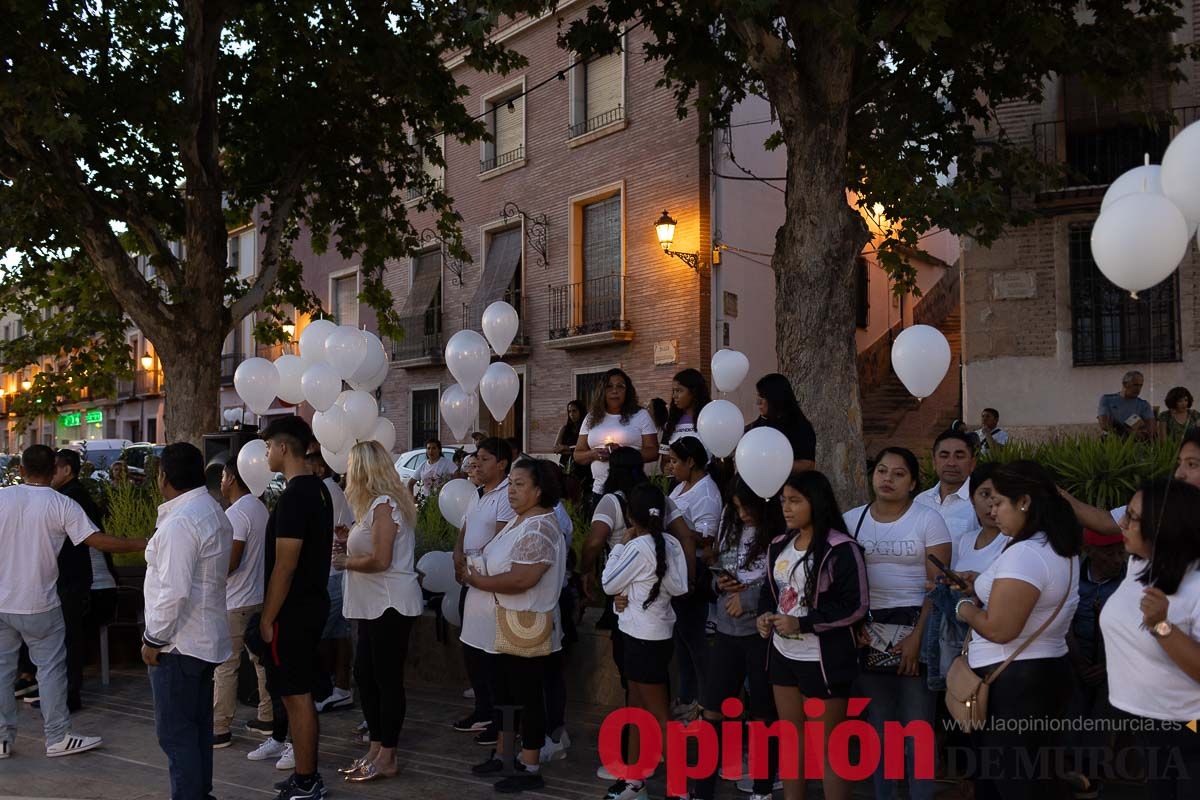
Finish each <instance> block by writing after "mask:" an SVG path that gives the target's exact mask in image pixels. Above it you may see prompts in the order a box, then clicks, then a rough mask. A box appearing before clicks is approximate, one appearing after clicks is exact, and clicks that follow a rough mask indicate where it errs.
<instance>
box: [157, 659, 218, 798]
mask: <svg viewBox="0 0 1200 800" xmlns="http://www.w3.org/2000/svg"><path fill="white" fill-rule="evenodd" d="M216 666H217V665H216V664H210V663H209V662H207V661H202V660H200V659H198V658H193V657H192V656H185V655H182V654H180V653H164V654H163V655H160V656H159V657H158V666H157V667H150V688H151V689H152V690H153V692H154V731H155V733H157V734H158V745H159V747H161V748H162V750H163V752H164V753H166V755H167V766H168V768H169V772H170V775H171V800H204V798H206V797H211V796H212V766H213V759H212V742H213V717H212V702H213V700H212V698H213V670H214V669H216Z"/></svg>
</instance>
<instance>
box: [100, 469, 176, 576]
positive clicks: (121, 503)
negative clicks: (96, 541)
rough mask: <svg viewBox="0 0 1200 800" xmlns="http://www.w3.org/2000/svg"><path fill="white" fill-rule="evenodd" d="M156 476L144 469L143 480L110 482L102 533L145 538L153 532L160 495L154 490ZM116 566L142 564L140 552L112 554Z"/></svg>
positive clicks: (142, 557) (143, 560)
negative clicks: (136, 481)
mask: <svg viewBox="0 0 1200 800" xmlns="http://www.w3.org/2000/svg"><path fill="white" fill-rule="evenodd" d="M157 478H158V476H157V474H150V473H149V472H147V476H146V480H145V481H143V482H142V483H140V484H135V483H133V482H132V481H129V480H118V481H116V482H114V483H112V484H110V485H109V486H108V488H107V491H105V493H104V501H105V504H106V505H107V507H108V514H107V516H106V517H105V521H104V532H105V533H107V534H109V535H111V536H120V537H122V538H126V539H146V538H148V537H150V536H151V535H153V533H154V526H155V524H156V523H157V521H158V507H159V505H160V504H162V501H163V499H162V495H161V494H159V491H158V479H157ZM113 563H115V564H117V565H118V566H145V565H146V558H145V556H144V555H143V554H142V553H120V554H117V555H114V556H113Z"/></svg>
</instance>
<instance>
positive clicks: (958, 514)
mask: <svg viewBox="0 0 1200 800" xmlns="http://www.w3.org/2000/svg"><path fill="white" fill-rule="evenodd" d="M933 470H934V472H936V473H937V476H938V484H937V486H934V487H933V488H932V489H930V490H928V491H925V492H921V493H920V494H919V495H917V497H916V502H918V503H920V504H921V505H925V506H928V507H930V508H932V509H934V510H935V511H937V512H938V513H939V514H941V515H942V519H943V520H945V521H946V527H947V528H949V529H950V536H951V537H953V538H957V537H958V536H960V535H962V534H964V533H968V532H969V531H974V530H978V529H979V517H977V516H976V515H975V505H974V504H973V503H972V502H971V485H970V484H971V473H972V472H974V471H975V446H974V444H973V443H972V442H971V440H970V439H968V438H967V435H966V434H964V433H958V432H956V431H946V432H945V433H943V434H942V435H941V436H939V437H938V438H937V441H935V442H934V443H933Z"/></svg>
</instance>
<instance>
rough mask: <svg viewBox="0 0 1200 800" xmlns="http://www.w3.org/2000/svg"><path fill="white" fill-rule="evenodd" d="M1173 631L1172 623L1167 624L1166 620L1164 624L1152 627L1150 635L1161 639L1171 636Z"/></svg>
mask: <svg viewBox="0 0 1200 800" xmlns="http://www.w3.org/2000/svg"><path fill="white" fill-rule="evenodd" d="M1172 630H1174V628H1172V627H1171V623H1169V622H1167V621H1166V620H1165V619H1164V620H1163V621H1162V622H1160V623H1158V624H1157V625H1155V626H1154V627H1152V628H1151V629H1150V633H1151V635H1153V636H1155V637H1156V638H1159V639H1161V638H1163V637H1164V636H1170V635H1171V631H1172Z"/></svg>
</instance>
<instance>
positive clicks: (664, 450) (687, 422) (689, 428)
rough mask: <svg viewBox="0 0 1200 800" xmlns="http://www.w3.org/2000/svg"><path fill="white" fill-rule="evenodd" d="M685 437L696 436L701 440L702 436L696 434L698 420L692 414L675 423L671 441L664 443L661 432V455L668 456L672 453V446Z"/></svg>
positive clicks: (659, 446) (659, 449)
mask: <svg viewBox="0 0 1200 800" xmlns="http://www.w3.org/2000/svg"><path fill="white" fill-rule="evenodd" d="M685 436H695V437H696V438H697V439H699V438H700V434H699V433H697V432H696V420H695V419H694V418H693V417H692V415H691V414H684V415H683V416H682V417H680V418H679V422H677V423H675V430H673V431H671V438H670V441H666V442H664V441H662V432H661V431H660V432H659V445H658V452H659V455H664V456H665V455H667V454H668V453H670V452H671V445H673V444H674V443H675V442H677V441H679V440H680V439H682V438H683V437H685Z"/></svg>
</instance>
